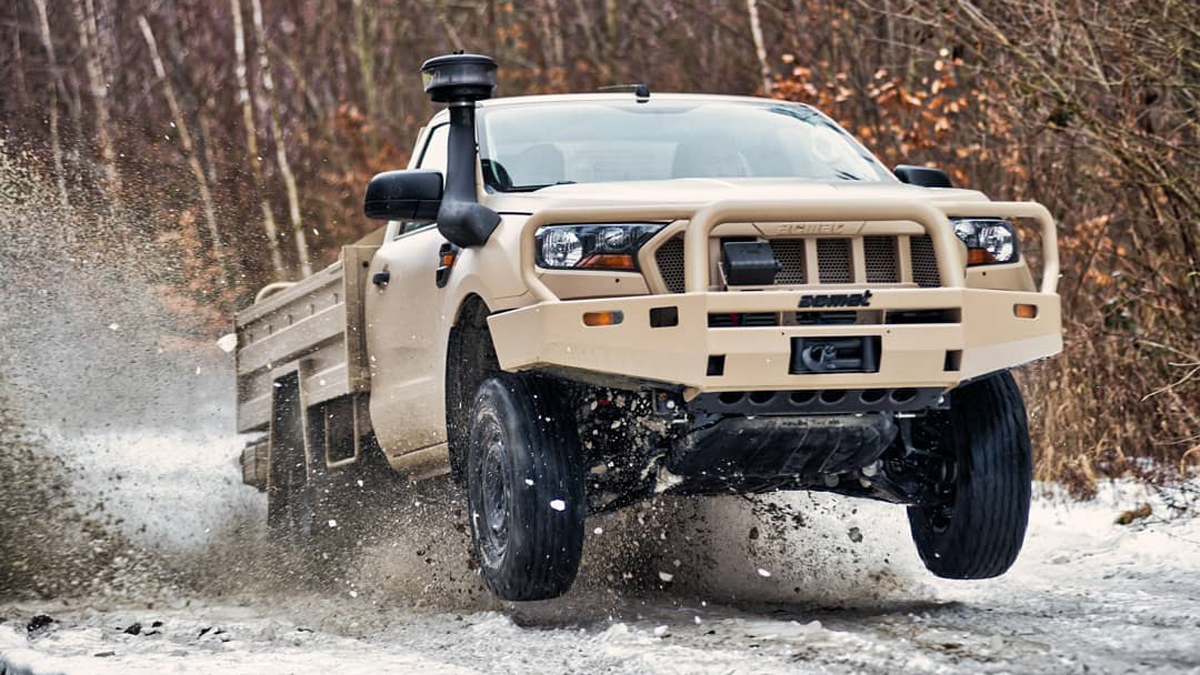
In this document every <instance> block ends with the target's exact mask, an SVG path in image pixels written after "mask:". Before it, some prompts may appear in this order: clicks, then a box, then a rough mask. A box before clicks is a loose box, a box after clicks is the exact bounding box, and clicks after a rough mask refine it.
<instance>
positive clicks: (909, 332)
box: [236, 54, 1062, 600]
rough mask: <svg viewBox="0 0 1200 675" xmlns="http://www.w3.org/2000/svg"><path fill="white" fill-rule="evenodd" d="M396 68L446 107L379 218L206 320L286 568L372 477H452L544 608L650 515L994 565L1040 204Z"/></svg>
mask: <svg viewBox="0 0 1200 675" xmlns="http://www.w3.org/2000/svg"><path fill="white" fill-rule="evenodd" d="M422 73H423V76H424V88H425V91H426V92H427V93H428V94H429V95H430V96H431V98H432V99H433V100H434V101H436V102H440V103H445V104H446V109H445V110H443V111H442V112H439V113H438V114H436V115H435V116H434V117H433V119H432V120H430V122H429V124H428V125H427V126H426V127H425V128H424V129H422V130H421V132H420V134H419V137H418V140H417V143H416V147H415V149H414V151H413V154H412V160H411V162H410V164H409V167H408V168H407V169H405V170H402V171H390V172H387V173H382V174H379V175H377V176H375V177H374V178H373V179H372V180H371V182H370V184H369V185H368V186H367V189H366V198H365V213H366V215H367V216H368V217H369V218H373V219H379V220H383V221H387V224H386V226H381V227H380V228H379V229H378V230H376V231H375V232H374V233H372V234H371V235H369V236H368V237H366V238H365V239H363V240H362V241H359V242H357V243H354V244H352V245H348V246H345V247H344V248H343V249H342V254H341V256H340V259H339V260H338V262H336V263H335V264H333V265H332V266H330V267H329V268H327V269H325V270H323V271H321V272H319V273H317V274H315V275H313V276H312V277H310V278H308V279H305V280H303V281H301V282H298V283H295V284H272V285H270V286H268V287H266V288H264V289H263V290H262V291H261V292H260V293H259V296H258V297H257V298H256V301H255V303H254V304H253V306H251V307H249V308H247V309H245V310H244V311H242V312H241V313H239V314H238V316H237V319H236V327H237V338H238V344H237V348H236V357H237V394H238V397H237V398H238V407H237V417H238V430H239V431H241V432H255V433H258V434H259V435H260V436H259V437H258V440H256V441H254V442H252V443H251V444H250V445H248V447H247V448H246V450H245V452H244V453H243V457H242V469H243V475H244V479H245V481H246V482H247V483H249V484H252V485H255V486H257V487H259V488H260V489H265V490H266V492H267V496H268V503H269V507H268V523H269V529H270V530H271V531H272V532H274V533H276V534H278V535H279V536H280V537H281V538H284V539H290V540H293V541H297V542H300V544H301V545H302V547H303V546H307V545H309V544H310V543H311V542H312V541H313V538H314V537H317V536H318V535H319V533H320V531H321V530H323V529H325V523H326V522H327V519H329V520H330V521H332V520H335V519H336V518H338V517H349V515H350V514H347V513H344V512H337V509H338V508H341V509H343V510H344V509H346V508H353V506H352V505H351V506H350V507H347V506H346V504H347V502H345V501H339V500H338V499H337V498H336V497H337V495H338V493H339V491H340V490H348V489H350V488H352V487H353V486H354V485H355V483H356V482H357V481H356V479H354V476H356V475H358V474H357V473H356V472H359V471H361V470H362V469H363V468H364V467H367V466H375V467H380V466H382V467H385V468H386V469H387V470H388V471H391V472H396V473H397V474H398V475H401V476H407V477H408V479H409V480H411V481H418V480H422V479H425V478H428V477H432V476H438V475H445V474H452V475H453V477H454V478H455V479H456V480H458V481H459V482H461V483H462V484H464V485H465V491H466V497H467V504H468V506H469V509H468V511H467V520H468V521H469V522H468V523H467V525H468V526H469V527H470V532H471V535H472V541H473V547H474V554H475V557H476V560H477V562H478V564H479V568H480V572H481V574H482V577H483V580H484V582H485V583H486V585H487V586H488V588H490V589H491V590H492V591H493V592H494V593H495V594H496V595H497V596H499V597H500V598H503V599H506V600H537V599H544V598H551V597H555V596H558V595H561V594H563V593H565V592H566V591H567V590H568V589H569V588H570V586H571V584H572V582H573V581H574V578H575V575H576V571H577V569H578V566H579V562H580V557H581V554H582V550H583V546H584V533H585V527H584V520H585V518H587V517H588V516H589V515H592V514H597V513H602V512H605V511H609V510H612V509H617V508H621V507H623V506H626V505H629V504H633V503H635V502H637V501H638V500H642V499H645V498H647V497H650V496H653V495H655V494H659V493H669V494H678V495H718V494H730V493H765V492H772V491H778V490H826V491H831V492H835V493H839V494H843V495H848V496H852V497H865V498H869V499H877V500H884V501H887V502H892V503H896V504H902V505H905V506H907V509H908V516H909V520H910V522H911V526H912V527H911V529H912V536H913V539H914V540H915V542H916V546H917V549H918V550H919V552H920V555H921V558H922V559H923V560H924V562H925V564H926V566H927V567H928V568H929V570H930V571H932V572H933V573H934V574H936V575H938V576H941V577H948V578H956V579H981V578H987V577H994V576H997V575H1000V574H1002V573H1004V572H1005V571H1006V570H1007V569H1008V568H1009V567H1010V565H1012V563H1013V561H1014V560H1015V558H1016V556H1017V554H1018V552H1019V550H1020V548H1021V544H1022V541H1023V539H1024V534H1025V527H1026V522H1027V519H1028V511H1029V500H1030V487H1031V486H1030V481H1031V451H1030V439H1029V431H1028V428H1027V421H1026V413H1025V409H1024V405H1023V403H1022V398H1021V394H1020V392H1019V390H1018V388H1017V386H1016V384H1015V383H1014V381H1013V377H1012V375H1011V374H1010V370H1011V369H1012V368H1015V367H1017V366H1020V365H1022V364H1026V363H1029V362H1032V361H1036V360H1038V359H1043V358H1045V357H1048V356H1051V355H1053V354H1055V353H1057V352H1059V351H1060V350H1061V348H1062V338H1061V318H1060V309H1059V307H1060V305H1059V297H1058V295H1057V294H1056V293H1055V287H1056V283H1057V279H1058V257H1057V248H1056V246H1057V244H1056V234H1055V224H1054V221H1053V219H1052V218H1051V216H1050V214H1049V213H1048V212H1047V210H1046V209H1045V208H1044V207H1042V206H1041V205H1038V204H1035V203H1032V202H1000V201H990V200H989V199H988V198H987V197H985V196H984V195H983V194H981V193H979V192H975V191H971V190H963V189H955V188H953V187H952V186H951V183H950V180H949V179H948V178H947V176H946V174H945V173H943V172H942V171H939V170H937V169H931V168H925V167H916V166H899V167H896V168H895V169H894V170H893V171H889V170H887V169H886V168H885V167H884V166H883V165H882V164H881V163H880V162H879V160H878V159H876V158H875V157H874V156H872V154H871V153H870V152H869V151H867V150H866V149H865V148H864V147H863V146H862V145H860V144H859V143H858V142H857V141H856V140H855V139H854V138H853V137H852V136H851V135H850V134H848V133H847V132H846V131H844V130H843V129H842V128H840V127H839V126H838V125H837V124H835V123H834V122H833V121H832V120H830V119H829V118H828V117H826V116H825V115H823V114H822V113H820V112H819V111H817V110H815V109H813V108H811V107H809V106H807V105H802V104H798V103H791V102H785V101H778V100H770V99H762V98H749V97H732V96H714V95H692V94H663V93H657V92H653V93H652V92H651V91H650V90H649V88H648V87H646V86H644V85H636V86H629V87H624V88H619V89H618V90H616V91H609V92H604V93H597V94H577V95H558V96H528V97H516V98H502V99H493V98H491V95H492V93H493V91H494V88H495V85H496V64H495V63H494V61H493V60H492V59H490V58H488V57H486V56H479V55H471V54H457V55H451V56H443V57H438V58H434V59H431V60H429V61H427V62H426V63H425V64H424V65H423V66H422ZM1018 223H1023V226H1022V227H1021V228H1020V229H1018V227H1017V224H1018ZM1019 231H1020V232H1024V233H1026V234H1025V235H1023V236H1018V232H1019ZM1034 252H1036V255H1031V254H1032V253H1034ZM1030 260H1037V261H1039V263H1038V265H1037V266H1038V267H1040V280H1039V281H1036V282H1035V279H1034V276H1033V273H1032V272H1031V266H1030V264H1029V262H1030ZM404 484H405V483H404V482H403V481H401V485H402V486H403V485H404ZM339 505H340V506H339ZM447 517H450V516H449V514H448V515H447Z"/></svg>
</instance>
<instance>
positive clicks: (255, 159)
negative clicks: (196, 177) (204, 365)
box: [229, 0, 287, 280]
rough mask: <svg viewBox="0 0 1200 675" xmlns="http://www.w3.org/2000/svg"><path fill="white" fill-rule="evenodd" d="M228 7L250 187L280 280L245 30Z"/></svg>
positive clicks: (234, 4)
mask: <svg viewBox="0 0 1200 675" xmlns="http://www.w3.org/2000/svg"><path fill="white" fill-rule="evenodd" d="M229 9H230V11H231V12H232V13H233V49H234V52H235V53H236V55H237V65H236V66H235V67H234V70H235V72H236V74H237V82H238V100H239V101H240V102H241V104H242V127H243V128H244V130H245V133H246V161H247V162H249V163H250V172H251V175H252V176H253V177H254V189H255V191H256V192H258V199H259V206H260V208H261V209H262V216H263V233H264V234H265V235H266V237H267V248H268V250H270V252H271V267H272V269H274V270H275V278H276V279H277V280H280V279H284V278H286V276H287V268H286V267H285V266H284V264H283V252H282V251H281V250H280V248H279V228H278V227H277V226H276V225H275V209H273V208H271V200H270V199H268V198H267V181H266V180H265V179H264V178H263V168H262V157H260V156H259V154H258V152H259V150H258V129H257V128H256V126H255V124H254V102H253V99H252V98H251V94H250V78H249V77H248V76H247V68H246V31H245V26H244V25H243V23H242V3H241V0H229Z"/></svg>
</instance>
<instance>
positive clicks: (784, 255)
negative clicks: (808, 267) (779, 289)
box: [771, 239, 808, 284]
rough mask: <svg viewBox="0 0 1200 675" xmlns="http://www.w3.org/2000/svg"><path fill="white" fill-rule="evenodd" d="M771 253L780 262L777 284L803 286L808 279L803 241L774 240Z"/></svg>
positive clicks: (776, 276) (776, 278)
mask: <svg viewBox="0 0 1200 675" xmlns="http://www.w3.org/2000/svg"><path fill="white" fill-rule="evenodd" d="M771 251H772V252H773V253H774V254H775V259H776V260H778V261H779V264H780V269H779V272H777V273H776V274H775V283H776V284H803V283H804V282H805V281H806V280H807V279H808V274H807V273H806V272H805V269H804V240H803V239H772V240H771Z"/></svg>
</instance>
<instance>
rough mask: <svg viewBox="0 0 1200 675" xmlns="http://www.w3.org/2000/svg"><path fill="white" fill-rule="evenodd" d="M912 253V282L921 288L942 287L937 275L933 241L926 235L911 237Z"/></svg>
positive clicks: (939, 276) (939, 277)
mask: <svg viewBox="0 0 1200 675" xmlns="http://www.w3.org/2000/svg"><path fill="white" fill-rule="evenodd" d="M908 241H909V247H910V249H911V251H912V268H913V281H915V282H917V285H918V286H920V287H922V288H934V287H937V286H941V285H942V277H941V275H940V274H938V267H937V255H935V254H934V252H933V239H931V238H930V237H929V235H927V234H923V235H921V236H919V237H912V238H910V239H909V240H908Z"/></svg>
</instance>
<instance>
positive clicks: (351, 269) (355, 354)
mask: <svg viewBox="0 0 1200 675" xmlns="http://www.w3.org/2000/svg"><path fill="white" fill-rule="evenodd" d="M378 250H379V247H378V246H344V247H342V261H343V264H344V269H345V274H344V275H343V277H342V278H343V284H344V285H345V290H346V370H347V376H348V377H349V378H350V391H352V392H355V393H365V392H368V391H370V390H371V364H370V361H369V360H368V357H367V333H366V327H367V326H366V312H365V311H364V297H363V295H364V293H366V290H367V287H368V285H369V283H370V282H369V280H368V279H367V274H368V269H367V268H368V267H369V266H370V263H371V258H373V257H375V252H376V251H378Z"/></svg>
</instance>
